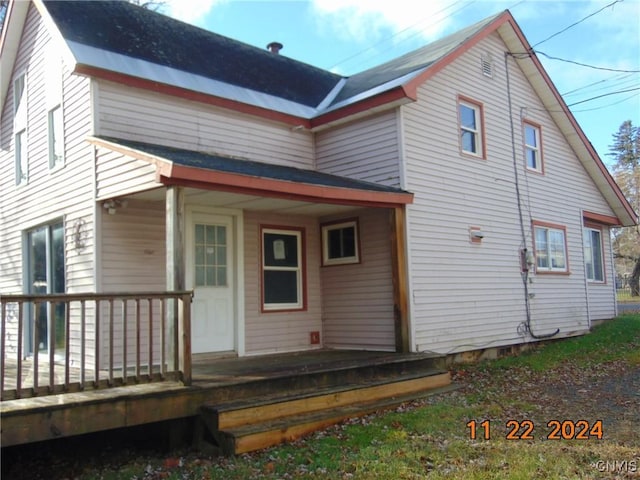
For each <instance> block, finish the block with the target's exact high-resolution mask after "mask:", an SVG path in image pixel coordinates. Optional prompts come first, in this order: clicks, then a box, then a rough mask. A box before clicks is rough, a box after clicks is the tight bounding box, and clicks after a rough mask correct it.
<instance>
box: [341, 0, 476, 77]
mask: <svg viewBox="0 0 640 480" xmlns="http://www.w3.org/2000/svg"><path fill="white" fill-rule="evenodd" d="M461 1H462V0H458V1H457V2H454V3H451V4H449V5H448V6H446V7H444V8H442V9H441V10H438V11H437V12H436V13H435V14H434V15H433V16H435V15H438V14H440V13H442V12H444V11H446V10H449V9H450V8H453V7H454V6H456V5H457V4H458V3H460V2H461ZM472 3H475V0H474V1H472V2H467V4H466V5H464V6H463V7H462V8H466V7H468V6H469V5H471V4H472ZM462 8H460V10H461V9H462ZM456 12H458V10H456V11H455V12H454V13H456ZM427 18H429V17H424V18H421V19H420V20H419V21H417V22H416V23H414V24H412V25H409V26H408V27H407V28H404V29H402V30H400V31H399V32H396V33H394V34H393V35H391V36H390V37H387V38H383V39H382V40H380V41H379V42H378V43H375V44H373V45H371V46H370V47H368V48H366V49H364V50H361V51H359V52H356V53H354V54H353V55H351V56H350V57H347V58H344V59H342V60H340V61H339V62H338V63H335V64H333V65H332V66H331V67H329V70H332V69H334V68H336V67H337V66H338V65H342V64H343V63H345V62H348V61H349V60H351V59H353V58H355V57H358V56H360V55H362V54H364V53H366V52H368V51H369V50H374V49H375V48H376V47H377V46H378V45H381V44H383V43H384V44H386V43H389V40H391V39H393V38H396V37H397V36H398V35H402V34H403V33H404V32H407V31H409V30H412V29H414V28H416V27H417V26H418V25H420V24H421V23H422V22H423V21H424V20H425V19H427ZM443 20H444V19H440V20H439V21H437V22H435V23H434V24H433V25H437V24H438V23H440V22H442V21H443ZM409 38H411V37H409Z"/></svg>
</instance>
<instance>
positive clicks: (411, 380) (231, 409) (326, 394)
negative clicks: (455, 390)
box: [211, 372, 451, 430]
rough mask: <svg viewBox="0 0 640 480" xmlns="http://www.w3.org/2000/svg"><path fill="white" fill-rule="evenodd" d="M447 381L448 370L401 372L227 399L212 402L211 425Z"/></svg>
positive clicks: (332, 405)
mask: <svg viewBox="0 0 640 480" xmlns="http://www.w3.org/2000/svg"><path fill="white" fill-rule="evenodd" d="M449 383H451V378H450V376H449V373H448V372H438V373H432V374H429V375H428V376H425V374H424V373H423V374H422V375H412V376H403V377H401V378H399V379H397V380H395V381H389V380H380V381H378V382H370V383H367V384H357V385H346V386H340V387H331V388H324V389H321V390H316V391H315V392H304V393H300V394H294V395H288V396H287V395H284V396H276V397H265V398H261V399H257V400H253V401H249V402H238V403H230V404H225V405H220V406H213V407H211V410H212V413H213V414H214V416H215V418H217V422H216V424H215V425H214V428H215V429H216V430H226V429H229V428H235V427H239V426H243V425H250V424H253V423H260V422H268V421H271V420H276V419H278V418H283V417H287V416H292V415H299V414H304V413H310V412H316V411H320V410H326V409H329V408H337V407H344V406H347V405H351V404H354V403H361V402H368V401H377V400H381V399H384V398H390V397H396V396H402V395H406V394H411V393H414V392H421V391H424V390H428V389H431V388H438V387H442V386H445V385H448V384H449ZM212 417H213V416H212Z"/></svg>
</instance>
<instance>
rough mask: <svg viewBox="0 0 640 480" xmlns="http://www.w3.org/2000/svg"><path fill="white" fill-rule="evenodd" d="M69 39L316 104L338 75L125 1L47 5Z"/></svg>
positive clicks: (333, 84)
mask: <svg viewBox="0 0 640 480" xmlns="http://www.w3.org/2000/svg"><path fill="white" fill-rule="evenodd" d="M44 4H45V6H46V8H47V10H48V11H49V13H50V15H51V17H52V18H53V20H54V21H55V23H56V25H57V26H58V28H59V29H60V32H61V33H62V36H63V37H64V38H65V39H66V40H67V41H73V42H78V43H81V44H84V45H88V46H91V47H95V48H99V49H104V50H107V51H110V52H114V53H119V54H122V55H127V56H129V57H134V58H138V59H142V60H146V61H149V62H152V63H155V64H159V65H163V66H168V67H172V68H176V69H179V70H182V71H185V72H188V73H193V74H196V75H201V76H204V77H207V78H210V79H214V80H219V81H221V82H225V83H228V84H231V85H237V86H239V87H244V88H248V89H251V90H255V91H258V92H262V93H266V94H270V95H274V96H276V97H280V98H284V99H287V100H291V101H294V102H297V103H299V104H302V105H306V106H310V107H315V106H317V105H318V104H319V103H320V102H321V101H322V100H323V99H324V98H325V97H326V96H327V95H328V94H329V92H330V91H331V90H332V89H333V87H334V86H335V85H336V84H337V83H338V81H340V79H341V78H342V77H340V76H339V75H335V74H333V73H331V72H328V71H325V70H322V69H319V68H316V67H313V66H311V65H307V64H305V63H302V62H299V61H296V60H293V59H290V58H287V57H285V56H282V55H275V54H273V53H271V52H269V51H267V50H266V49H265V50H263V49H260V48H256V47H253V46H251V45H247V44H245V43H242V42H239V41H237V40H233V39H230V38H227V37H223V36H221V35H218V34H215V33H212V32H209V31H207V30H203V29H201V28H198V27H194V26H192V25H189V24H186V23H184V22H180V21H178V20H175V19H173V18H170V17H168V16H165V15H161V14H159V13H156V12H153V11H151V10H148V9H144V8H142V7H138V6H136V5H133V4H131V3H129V2H126V1H45V2H44Z"/></svg>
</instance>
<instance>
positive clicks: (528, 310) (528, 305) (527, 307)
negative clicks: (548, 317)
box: [504, 52, 560, 340]
mask: <svg viewBox="0 0 640 480" xmlns="http://www.w3.org/2000/svg"><path fill="white" fill-rule="evenodd" d="M510 55H511V53H510V52H505V53H504V69H505V72H506V80H507V100H508V106H509V123H510V126H511V150H512V152H511V153H512V156H513V176H514V184H515V187H516V200H517V203H518V219H519V221H520V234H521V235H522V249H523V253H524V255H525V257H526V256H527V253H528V249H527V234H526V232H525V229H524V215H523V213H522V202H521V195H520V181H519V178H518V156H517V153H516V136H515V127H514V126H513V108H512V102H511V81H510V77H509V56H510ZM521 277H522V285H523V287H524V307H525V312H526V322H525V325H524V326H525V329H526V331H527V332H528V333H529V335H531V337H533V338H535V339H536V340H544V339H546V338H551V337H554V336H555V335H557V334H558V333H559V332H560V329H559V328H557V329H556V331H555V332H553V333H548V334H546V335H537V334H536V333H534V331H533V328H532V327H531V301H530V298H529V270H528V269H526V270H524V271H523V272H522V274H521Z"/></svg>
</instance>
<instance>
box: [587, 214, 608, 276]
mask: <svg viewBox="0 0 640 480" xmlns="http://www.w3.org/2000/svg"><path fill="white" fill-rule="evenodd" d="M583 233H584V235H583V242H584V260H585V269H586V273H587V280H589V281H590V282H604V262H603V255H602V230H600V229H598V228H591V227H585V229H584V232H583Z"/></svg>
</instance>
